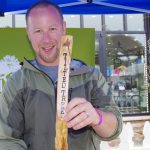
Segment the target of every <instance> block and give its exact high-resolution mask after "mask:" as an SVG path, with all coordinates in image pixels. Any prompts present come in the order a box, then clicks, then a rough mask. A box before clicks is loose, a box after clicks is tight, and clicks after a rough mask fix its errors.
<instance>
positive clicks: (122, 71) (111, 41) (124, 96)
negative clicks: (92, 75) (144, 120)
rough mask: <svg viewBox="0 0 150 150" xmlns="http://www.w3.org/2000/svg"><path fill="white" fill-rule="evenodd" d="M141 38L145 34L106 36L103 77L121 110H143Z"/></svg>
mask: <svg viewBox="0 0 150 150" xmlns="http://www.w3.org/2000/svg"><path fill="white" fill-rule="evenodd" d="M139 39H140V40H139ZM141 39H142V40H141ZM144 40H145V35H136V36H135V35H129V34H128V35H121V34H119V35H108V36H107V48H108V49H107V56H108V58H107V76H108V81H109V82H110V83H111V85H112V89H113V97H114V100H115V101H116V103H117V104H118V106H119V107H120V110H121V111H122V113H142V112H146V111H147V102H148V97H147V93H148V89H147V78H146V76H145V66H146V52H145V42H144ZM141 41H142V42H141Z"/></svg>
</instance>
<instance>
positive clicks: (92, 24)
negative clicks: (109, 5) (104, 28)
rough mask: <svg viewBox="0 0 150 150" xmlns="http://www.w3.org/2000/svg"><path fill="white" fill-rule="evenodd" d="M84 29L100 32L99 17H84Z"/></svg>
mask: <svg viewBox="0 0 150 150" xmlns="http://www.w3.org/2000/svg"><path fill="white" fill-rule="evenodd" d="M83 18H84V28H95V30H97V31H100V30H101V15H84V16H83Z"/></svg>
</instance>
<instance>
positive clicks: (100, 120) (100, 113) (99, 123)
mask: <svg viewBox="0 0 150 150" xmlns="http://www.w3.org/2000/svg"><path fill="white" fill-rule="evenodd" d="M95 110H96V112H97V113H98V115H99V122H98V124H97V125H96V126H100V125H101V124H102V122H103V115H102V111H100V110H99V109H95Z"/></svg>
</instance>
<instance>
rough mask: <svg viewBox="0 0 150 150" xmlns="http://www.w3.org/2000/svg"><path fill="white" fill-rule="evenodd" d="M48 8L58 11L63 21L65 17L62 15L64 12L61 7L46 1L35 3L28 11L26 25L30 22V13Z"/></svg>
mask: <svg viewBox="0 0 150 150" xmlns="http://www.w3.org/2000/svg"><path fill="white" fill-rule="evenodd" d="M48 7H51V8H54V9H56V11H57V12H58V14H59V16H60V18H61V19H62V21H63V15H62V11H61V9H60V7H59V6H58V5H56V4H54V3H52V2H49V1H45V2H38V3H35V4H34V5H32V6H31V7H30V8H29V9H28V10H27V13H26V23H27V22H28V17H29V15H30V13H31V12H32V11H33V10H35V9H40V8H41V9H42V8H48Z"/></svg>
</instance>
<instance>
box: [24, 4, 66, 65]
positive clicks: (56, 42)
mask: <svg viewBox="0 0 150 150" xmlns="http://www.w3.org/2000/svg"><path fill="white" fill-rule="evenodd" d="M65 31H66V26H65V22H63V20H62V18H61V16H60V14H59V13H58V11H57V10H56V9H55V8H54V7H52V6H48V7H47V8H43V7H42V8H34V9H33V10H31V12H30V14H29V16H28V20H27V33H28V37H29V40H30V41H31V44H32V47H33V49H34V51H35V54H36V58H37V60H38V62H39V63H40V64H42V65H45V66H55V65H58V59H59V49H60V41H61V36H62V35H64V34H65Z"/></svg>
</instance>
